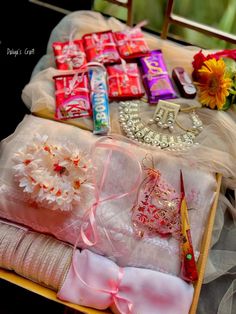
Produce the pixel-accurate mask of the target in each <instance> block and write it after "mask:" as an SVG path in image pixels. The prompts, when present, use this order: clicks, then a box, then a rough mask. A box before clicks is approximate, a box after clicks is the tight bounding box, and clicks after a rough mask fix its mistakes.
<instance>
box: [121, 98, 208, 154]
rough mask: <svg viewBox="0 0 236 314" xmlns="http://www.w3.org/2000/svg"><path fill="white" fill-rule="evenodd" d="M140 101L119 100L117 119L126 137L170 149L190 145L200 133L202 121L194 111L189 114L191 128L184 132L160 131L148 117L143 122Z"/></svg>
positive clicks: (148, 144) (183, 147)
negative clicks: (147, 119)
mask: <svg viewBox="0 0 236 314" xmlns="http://www.w3.org/2000/svg"><path fill="white" fill-rule="evenodd" d="M140 103H141V101H138V100H136V101H126V102H125V101H121V102H120V106H119V121H120V125H121V128H122V129H123V131H124V132H125V133H126V135H127V137H129V138H130V139H131V140H135V141H137V142H139V143H142V144H145V145H147V146H152V147H157V148H161V149H164V148H168V149H171V150H182V149H186V148H188V147H190V146H191V145H193V144H197V143H194V142H195V138H196V137H197V136H198V135H199V134H200V132H201V131H202V128H203V124H202V121H201V120H200V118H199V116H198V115H197V114H196V112H195V111H192V112H191V113H190V114H189V117H190V119H191V121H192V128H191V129H187V130H186V131H185V132H184V133H175V132H174V130H172V133H171V134H169V133H164V130H163V133H161V132H160V131H159V130H155V129H154V128H152V127H151V126H150V125H151V124H153V122H154V120H153V119H150V121H149V122H148V123H146V122H144V121H143V120H142V119H141V117H140V113H139V105H140Z"/></svg>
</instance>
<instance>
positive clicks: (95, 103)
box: [89, 67, 110, 135]
mask: <svg viewBox="0 0 236 314" xmlns="http://www.w3.org/2000/svg"><path fill="white" fill-rule="evenodd" d="M89 78H90V87H91V95H90V96H91V103H92V109H93V133H94V134H101V135H105V134H107V133H108V132H109V130H110V113H109V102H108V91H107V83H106V71H105V70H104V69H103V68H100V67H93V68H92V69H90V70H89Z"/></svg>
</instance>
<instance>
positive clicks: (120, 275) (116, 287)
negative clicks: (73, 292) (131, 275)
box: [72, 246, 133, 314]
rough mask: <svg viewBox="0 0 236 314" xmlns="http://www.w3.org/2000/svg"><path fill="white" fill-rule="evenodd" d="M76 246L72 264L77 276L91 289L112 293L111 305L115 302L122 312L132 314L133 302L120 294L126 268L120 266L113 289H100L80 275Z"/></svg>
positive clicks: (122, 313) (121, 313)
mask: <svg viewBox="0 0 236 314" xmlns="http://www.w3.org/2000/svg"><path fill="white" fill-rule="evenodd" d="M75 253H76V247H75V246H74V250H73V256H72V266H73V270H74V272H75V275H76V276H77V278H78V279H79V280H80V281H81V282H82V283H83V284H84V285H85V286H86V287H87V288H89V289H92V290H94V291H96V292H102V293H107V294H110V295H111V304H110V306H111V305H112V304H113V303H114V304H115V306H116V307H117V309H118V311H119V312H120V314H131V313H132V312H131V311H132V309H133V304H132V302H131V301H129V300H128V299H127V298H124V297H121V296H119V295H118V293H119V289H120V285H121V281H122V279H123V277H124V268H122V267H119V269H118V276H117V277H118V278H117V281H113V282H112V287H111V290H106V289H100V288H97V287H93V286H92V285H89V284H88V283H87V282H86V281H84V280H83V278H82V277H81V276H80V273H79V272H78V270H77V260H76V254H75ZM120 303H123V304H124V305H125V307H126V308H125V309H123V306H122V308H121V305H120Z"/></svg>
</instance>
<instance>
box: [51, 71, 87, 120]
mask: <svg viewBox="0 0 236 314" xmlns="http://www.w3.org/2000/svg"><path fill="white" fill-rule="evenodd" d="M53 79H54V81H55V89H56V92H55V95H56V111H55V118H56V119H59V120H66V119H74V118H80V117H88V116H92V108H91V104H90V99H89V90H88V78H87V76H86V75H83V74H80V75H79V74H78V73H77V74H69V75H58V76H54V77H53Z"/></svg>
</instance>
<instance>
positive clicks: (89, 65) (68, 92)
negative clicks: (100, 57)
mask: <svg viewBox="0 0 236 314" xmlns="http://www.w3.org/2000/svg"><path fill="white" fill-rule="evenodd" d="M93 67H100V68H102V69H103V70H104V71H105V72H106V68H105V67H104V66H103V65H102V64H101V63H99V62H88V63H86V64H84V65H83V66H82V67H81V68H80V69H79V70H74V71H67V72H65V71H64V72H63V73H65V75H67V74H74V76H73V78H72V80H71V81H70V82H69V87H68V88H66V87H64V88H62V89H58V90H57V91H55V94H56V95H58V94H60V93H65V94H66V95H71V94H72V92H73V91H78V92H89V90H88V89H87V88H84V87H76V88H75V86H76V84H77V83H78V80H79V79H80V77H79V74H82V75H81V81H82V80H83V78H84V75H85V73H87V72H88V70H89V68H93Z"/></svg>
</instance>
